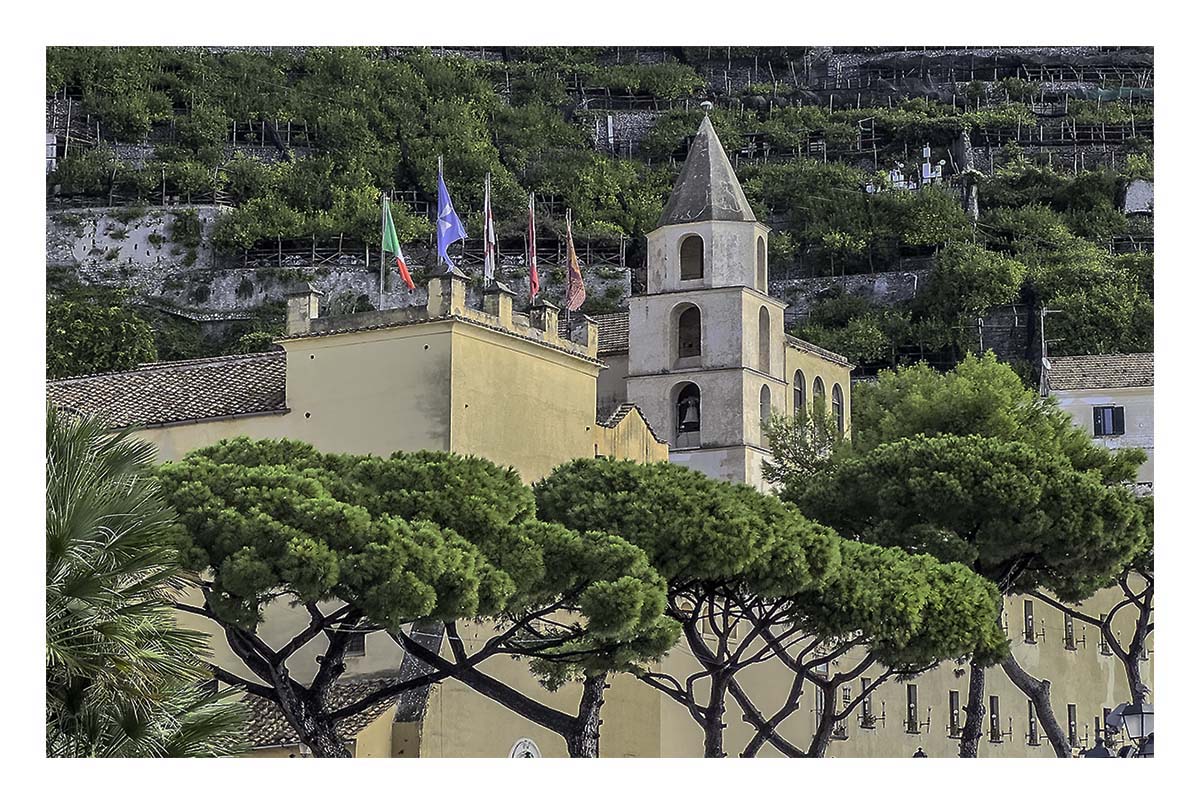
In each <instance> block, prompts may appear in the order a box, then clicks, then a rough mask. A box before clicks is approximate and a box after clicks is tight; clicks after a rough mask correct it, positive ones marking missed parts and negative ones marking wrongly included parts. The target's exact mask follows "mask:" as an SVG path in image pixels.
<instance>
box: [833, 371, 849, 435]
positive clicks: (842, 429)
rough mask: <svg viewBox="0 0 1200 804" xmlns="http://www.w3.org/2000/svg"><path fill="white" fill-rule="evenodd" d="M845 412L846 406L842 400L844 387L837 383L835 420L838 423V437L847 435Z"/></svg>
mask: <svg viewBox="0 0 1200 804" xmlns="http://www.w3.org/2000/svg"><path fill="white" fill-rule="evenodd" d="M844 410H845V405H844V400H843V399H842V386H840V385H838V384H837V383H836V382H835V383H834V384H833V418H834V420H835V421H837V431H838V435H845V433H846V415H845V412H844Z"/></svg>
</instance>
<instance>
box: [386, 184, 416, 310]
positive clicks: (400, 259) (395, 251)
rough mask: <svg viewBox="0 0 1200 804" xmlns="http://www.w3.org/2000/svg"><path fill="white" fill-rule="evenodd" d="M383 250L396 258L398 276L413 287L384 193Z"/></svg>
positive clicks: (409, 287)
mask: <svg viewBox="0 0 1200 804" xmlns="http://www.w3.org/2000/svg"><path fill="white" fill-rule="evenodd" d="M383 251H384V253H385V254H391V255H392V256H394V257H395V258H396V267H397V268H398V269H400V278H401V279H403V280H404V284H405V285H407V286H408V289H409V290H412V289H413V288H415V287H416V285H414V284H413V281H412V275H411V274H409V272H408V265H406V264H405V262H404V254H403V253H402V252H401V251H400V239H399V238H398V237H396V224H395V223H393V222H392V210H391V208H390V207H389V206H388V200H387V196H386V195H385V196H384V197H383ZM381 292H382V290H381Z"/></svg>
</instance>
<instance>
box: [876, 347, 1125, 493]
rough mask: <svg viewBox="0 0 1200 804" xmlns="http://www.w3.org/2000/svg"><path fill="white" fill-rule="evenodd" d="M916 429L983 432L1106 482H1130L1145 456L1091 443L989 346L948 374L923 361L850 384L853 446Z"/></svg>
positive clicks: (925, 432)
mask: <svg viewBox="0 0 1200 804" xmlns="http://www.w3.org/2000/svg"><path fill="white" fill-rule="evenodd" d="M919 435H927V436H941V435H955V436H967V435H980V436H985V437H987V438H997V439H1000V440H1002V441H1017V442H1021V443H1025V444H1029V445H1031V446H1037V447H1042V448H1044V449H1047V450H1051V451H1054V452H1057V453H1061V454H1063V455H1065V456H1066V457H1067V458H1068V460H1069V461H1070V463H1071V465H1072V466H1073V467H1075V468H1076V469H1078V470H1080V471H1090V470H1095V471H1100V472H1102V474H1103V476H1104V478H1105V480H1106V481H1108V482H1131V481H1132V480H1133V479H1134V477H1135V476H1136V474H1137V466H1138V464H1140V463H1141V462H1142V461H1143V460H1145V456H1144V455H1143V454H1142V453H1141V452H1140V451H1139V450H1129V451H1118V452H1115V453H1113V452H1110V451H1109V450H1107V449H1105V448H1104V447H1102V446H1099V445H1097V444H1095V443H1094V442H1093V440H1092V439H1091V438H1090V437H1089V436H1088V434H1087V433H1086V432H1084V431H1083V430H1081V429H1079V428H1078V427H1076V426H1075V425H1074V423H1073V422H1072V420H1071V417H1070V415H1069V414H1067V413H1066V412H1064V411H1062V410H1061V409H1059V408H1058V406H1057V405H1056V404H1055V403H1054V401H1053V400H1051V399H1047V398H1044V397H1041V396H1039V395H1038V394H1037V392H1036V391H1033V390H1031V389H1030V388H1028V387H1027V386H1026V385H1025V384H1024V383H1023V382H1022V381H1021V378H1020V377H1019V376H1018V375H1017V374H1016V372H1015V371H1013V369H1012V368H1011V367H1009V366H1007V365H1005V364H1004V363H1001V362H1000V361H998V360H997V359H996V356H995V355H994V354H992V353H990V352H989V353H988V354H985V355H983V356H982V357H975V356H970V355H969V356H967V357H965V358H964V359H963V360H962V362H960V363H959V364H958V365H957V366H955V367H954V369H953V370H951V371H948V372H945V373H943V372H939V371H936V370H934V369H932V368H930V367H929V366H927V365H924V364H918V365H915V366H907V367H904V368H901V369H898V370H896V371H881V372H880V373H879V377H878V379H877V381H876V382H874V383H871V384H869V385H860V386H857V387H856V388H855V396H854V440H853V442H852V446H853V448H854V450H855V451H856V452H859V453H866V452H869V451H871V450H872V449H874V448H875V447H877V446H880V445H882V444H885V443H890V442H894V441H900V440H902V439H905V438H910V437H913V436H919Z"/></svg>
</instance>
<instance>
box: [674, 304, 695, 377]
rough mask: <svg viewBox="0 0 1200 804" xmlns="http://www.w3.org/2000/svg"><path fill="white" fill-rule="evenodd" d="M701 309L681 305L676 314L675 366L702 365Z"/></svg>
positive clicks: (690, 305) (689, 305) (692, 305)
mask: <svg viewBox="0 0 1200 804" xmlns="http://www.w3.org/2000/svg"><path fill="white" fill-rule="evenodd" d="M700 336H701V326H700V308H699V307H697V306H696V305H694V304H685V305H680V307H679V308H678V309H677V311H676V313H675V365H676V367H687V366H698V365H700V352H701V340H700Z"/></svg>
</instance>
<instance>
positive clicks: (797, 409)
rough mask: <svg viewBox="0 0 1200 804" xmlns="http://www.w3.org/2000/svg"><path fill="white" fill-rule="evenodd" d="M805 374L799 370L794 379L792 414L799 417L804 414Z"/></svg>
mask: <svg viewBox="0 0 1200 804" xmlns="http://www.w3.org/2000/svg"><path fill="white" fill-rule="evenodd" d="M806 390H807V389H806V388H805V387H804V372H803V371H800V370H797V371H796V374H795V375H794V376H793V377H792V408H793V410H792V414H793V415H796V416H799V415H800V414H801V413H803V412H804V401H805V400H804V392H805V391H806Z"/></svg>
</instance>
